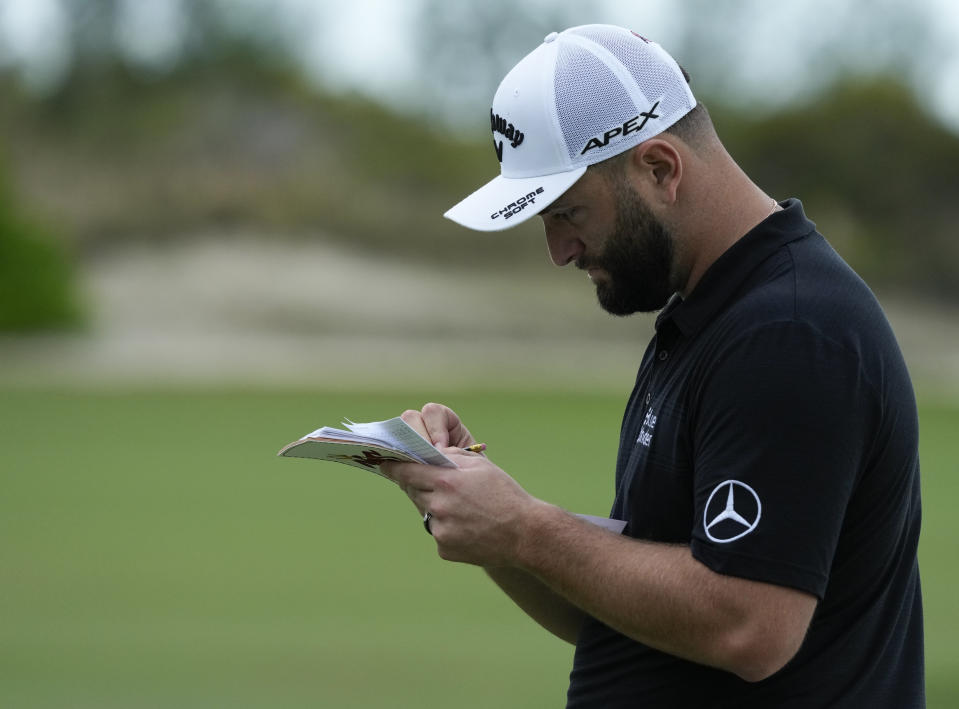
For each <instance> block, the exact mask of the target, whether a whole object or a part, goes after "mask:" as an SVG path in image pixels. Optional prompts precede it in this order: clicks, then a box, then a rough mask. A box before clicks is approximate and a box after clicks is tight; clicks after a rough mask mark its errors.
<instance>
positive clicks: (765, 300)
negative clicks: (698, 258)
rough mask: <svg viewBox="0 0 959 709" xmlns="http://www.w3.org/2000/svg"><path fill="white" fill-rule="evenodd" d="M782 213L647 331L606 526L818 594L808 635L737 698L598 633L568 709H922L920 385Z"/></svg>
mask: <svg viewBox="0 0 959 709" xmlns="http://www.w3.org/2000/svg"><path fill="white" fill-rule="evenodd" d="M783 206H784V207H785V209H784V210H783V211H780V212H777V213H775V214H773V215H772V216H770V217H769V218H767V219H766V220H765V221H764V222H763V223H762V224H760V225H759V226H757V227H756V228H755V229H753V230H752V231H751V232H749V233H748V234H747V235H745V236H744V237H743V238H742V239H740V240H739V241H738V242H736V244H734V245H733V246H732V247H731V248H730V249H728V250H727V251H726V252H725V253H724V254H723V255H722V256H721V257H720V258H719V259H718V260H717V261H716V262H715V263H714V264H713V265H712V266H711V267H710V269H709V270H708V271H707V272H706V274H705V275H704V276H703V277H702V279H701V280H700V282H699V284H698V285H697V286H696V288H695V289H694V291H693V292H692V293H691V294H690V296H689V297H688V298H687V299H686V300H685V301H684V300H682V299H680V298H679V297H678V296H677V297H674V298H673V300H671V301H670V303H669V304H668V305H667V307H666V308H665V309H664V310H663V312H662V313H661V314H660V315H659V317H658V318H657V320H656V334H655V336H654V337H653V340H652V342H651V343H650V345H649V347H648V348H647V350H646V354H645V356H644V357H643V361H642V364H641V366H640V369H639V374H638V376H637V379H636V386H635V388H634V390H633V392H632V395H631V396H630V399H629V403H628V406H627V409H626V414H625V417H624V420H623V426H622V433H621V438H620V447H619V458H618V461H617V465H616V497H615V501H614V503H613V507H612V512H611V515H610V516H611V517H615V518H619V519H625V520H627V522H628V524H627V527H626V530H625V532H624V533H625V534H628V535H630V536H632V537H635V538H639V539H647V540H653V541H659V542H669V543H679V544H688V545H690V546H691V548H692V553H693V556H694V557H695V558H696V559H697V560H699V561H700V562H702V563H703V564H705V565H706V566H708V567H709V568H710V569H712V570H714V571H716V572H718V573H721V574H729V575H733V576H739V577H743V578H748V579H754V580H758V581H764V582H767V583H772V584H778V585H781V586H788V587H791V588H797V589H801V590H803V591H806V592H808V593H810V594H814V595H815V596H817V597H818V598H819V604H818V607H817V610H816V612H815V615H814V617H813V620H812V624H811V626H810V628H809V632H808V634H807V637H806V639H805V641H804V643H803V645H802V647H801V649H800V650H799V652H798V654H797V655H796V657H795V658H793V660H792V661H791V662H790V663H789V664H787V665H786V667H785V668H783V669H782V670H780V671H779V672H777V673H776V674H775V675H773V676H772V677H769V678H767V679H765V680H763V681H761V682H757V683H748V682H745V681H743V680H741V679H739V678H738V677H736V676H735V675H733V674H730V673H727V672H723V671H721V670H717V669H712V668H708V667H705V666H702V665H698V664H695V663H692V662H688V661H685V660H681V659H679V658H676V657H673V656H670V655H667V654H664V653H662V652H659V651H657V650H653V649H651V648H649V647H647V646H645V645H642V644H640V643H637V642H635V641H633V640H630V639H629V638H627V637H625V636H623V635H621V634H620V633H618V632H616V631H614V630H612V629H610V628H608V627H606V626H604V625H603V624H601V623H599V622H598V621H596V620H592V619H590V620H589V621H587V623H586V624H585V626H584V628H583V630H582V633H581V635H580V638H579V641H578V643H577V646H576V655H575V660H574V664H573V670H572V673H571V676H570V680H571V681H570V687H569V695H568V707H604V708H615V707H737V708H742V707H802V708H803V709H810V708H811V707H826V706H829V707H850V708H852V707H855V708H861V707H870V709H876V708H877V707H890V708H892V707H895V708H896V709H903V708H904V707H921V706H924V689H923V686H924V679H923V639H922V605H921V598H920V589H919V571H918V566H917V561H916V547H917V543H918V539H919V523H920V501H919V457H918V438H919V434H918V417H917V414H916V404H915V398H914V395H913V390H912V385H911V382H910V379H909V375H908V372H907V371H906V366H905V364H904V362H903V358H902V355H901V353H900V351H899V347H898V345H897V343H896V340H895V337H894V336H893V333H892V330H891V329H890V327H889V324H888V322H887V320H886V318H885V316H884V314H883V312H882V310H881V308H880V306H879V304H878V303H877V301H876V299H875V298H874V296H873V294H872V293H871V292H870V290H869V289H868V288H867V286H866V285H865V284H864V283H863V282H862V280H861V279H860V278H859V277H858V276H857V275H856V274H855V273H854V272H853V271H852V270H851V269H850V268H849V267H848V266H847V265H846V264H845V263H844V262H843V260H842V259H841V258H840V257H839V256H838V255H837V254H836V252H835V251H833V249H832V248H831V247H830V246H829V245H828V244H827V243H826V241H825V240H824V239H823V237H822V236H821V235H820V234H819V233H817V231H816V227H815V225H814V224H813V223H812V222H810V221H809V220H808V219H807V218H806V216H805V214H804V213H803V210H802V205H801V204H800V203H799V202H798V201H797V200H788V201H787V202H785V203H783ZM707 602H708V601H707Z"/></svg>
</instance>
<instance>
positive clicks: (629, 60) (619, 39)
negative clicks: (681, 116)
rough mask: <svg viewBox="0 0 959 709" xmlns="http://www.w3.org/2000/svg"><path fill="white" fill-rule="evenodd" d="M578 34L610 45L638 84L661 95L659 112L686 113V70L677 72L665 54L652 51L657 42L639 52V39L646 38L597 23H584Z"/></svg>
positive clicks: (651, 93)
mask: <svg viewBox="0 0 959 709" xmlns="http://www.w3.org/2000/svg"><path fill="white" fill-rule="evenodd" d="M576 34H578V35H581V36H583V37H586V39H590V40H592V41H594V42H596V43H597V44H600V45H602V46H604V47H606V49H607V50H609V53H610V54H612V55H613V56H614V57H616V58H617V59H618V60H619V61H620V62H621V63H622V64H623V65H624V66H625V67H626V68H627V69H628V70H629V73H630V74H632V75H633V78H634V79H635V80H636V83H637V85H639V87H640V88H641V89H642V91H643V93H644V94H646V96H648V97H649V98H650V100H652V101H655V100H656V99H659V98H661V99H662V103H660V104H659V108H658V109H657V112H658V113H660V114H661V115H663V116H672V115H673V114H675V113H676V112H678V111H679V112H682V113H685V112H686V111H685V110H684V109H685V108H686V94H685V89H684V87H683V86H681V85H677V84H678V83H679V82H680V81H681V82H683V83H685V79H684V78H682V74H681V73H680V74H678V75H677V74H676V72H675V70H673V69H672V67H670V66H669V65H667V64H666V63H665V62H664V61H663V58H661V57H658V56H656V55H655V54H653V53H652V51H653V46H650V48H649V49H650V51H649V52H637V51H636V44H637V42H643V40H642V39H640V38H639V37H637V36H636V35H634V34H633V33H632V32H628V31H623V32H618V31H615V30H613V31H610V30H604V29H600V28H595V27H584V28H582V29H581V30H579V31H577V32H576ZM639 108H640V110H646V109H647V108H648V106H640V107H639Z"/></svg>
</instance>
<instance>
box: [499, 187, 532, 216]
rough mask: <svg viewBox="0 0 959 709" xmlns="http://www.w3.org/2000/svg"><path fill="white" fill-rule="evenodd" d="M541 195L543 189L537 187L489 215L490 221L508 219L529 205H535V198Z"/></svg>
mask: <svg viewBox="0 0 959 709" xmlns="http://www.w3.org/2000/svg"><path fill="white" fill-rule="evenodd" d="M541 194H543V188H542V187H537V188H536V189H535V190H533V191H532V192H530V193H529V194H524V195H523V196H522V197H520V198H519V199H517V200H516V201H515V202H510V203H509V204H507V205H506V206H505V207H503V208H502V209H500V210H497V211H495V212H493V213H492V214H490V215H489V218H490V219H499V218H500V217H501V216H502V217H503V219H509V218H510V217H511V216H513V215H514V214H519V213H520V212H522V211H523V210H524V209H526V208H527V207H528V206H529V205H531V204H535V203H536V196H537V195H541Z"/></svg>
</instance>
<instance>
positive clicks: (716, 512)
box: [703, 480, 763, 544]
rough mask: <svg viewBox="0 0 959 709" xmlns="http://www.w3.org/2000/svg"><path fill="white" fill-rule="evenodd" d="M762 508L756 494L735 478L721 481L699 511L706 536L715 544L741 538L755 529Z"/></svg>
mask: <svg viewBox="0 0 959 709" xmlns="http://www.w3.org/2000/svg"><path fill="white" fill-rule="evenodd" d="M762 511H763V506H762V503H761V502H760V501H759V495H757V494H756V491H755V490H753V489H752V488H751V487H749V485H747V484H746V483H741V482H739V481H738V480H726V481H725V482H721V483H719V485H717V486H716V489H715V490H713V491H712V493H711V494H710V495H709V499H708V500H707V501H706V509H705V510H703V527H704V528H705V529H706V536H707V537H709V538H710V539H711V540H712V541H714V542H717V543H719V544H726V543H727V542H731V541H734V540H736V539H739V538H740V537H744V536H746V535H747V534H749V533H750V532H751V531H753V530H754V529H756V525H758V524H759V518H760V516H762Z"/></svg>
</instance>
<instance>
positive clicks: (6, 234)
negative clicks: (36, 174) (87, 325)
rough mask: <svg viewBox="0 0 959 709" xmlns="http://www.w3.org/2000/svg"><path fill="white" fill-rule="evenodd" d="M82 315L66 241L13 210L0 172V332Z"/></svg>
mask: <svg viewBox="0 0 959 709" xmlns="http://www.w3.org/2000/svg"><path fill="white" fill-rule="evenodd" d="M80 319H81V318H80V308H79V306H78V303H77V296H76V292H75V279H74V272H73V265H72V263H71V262H70V260H69V258H68V257H67V254H66V251H65V245H64V244H63V242H62V241H58V240H55V239H54V238H52V237H51V235H50V234H48V233H47V232H46V231H44V230H43V229H42V228H40V227H39V226H37V225H36V224H34V223H32V222H31V221H29V220H28V219H26V218H25V217H24V216H23V215H22V214H19V213H18V212H17V210H16V209H15V207H14V205H13V200H12V199H11V197H10V194H9V192H8V191H7V190H6V189H5V181H4V180H3V176H2V174H0V332H26V331H35V330H56V329H63V328H65V327H74V326H76V325H77V324H78V323H79V322H80Z"/></svg>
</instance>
